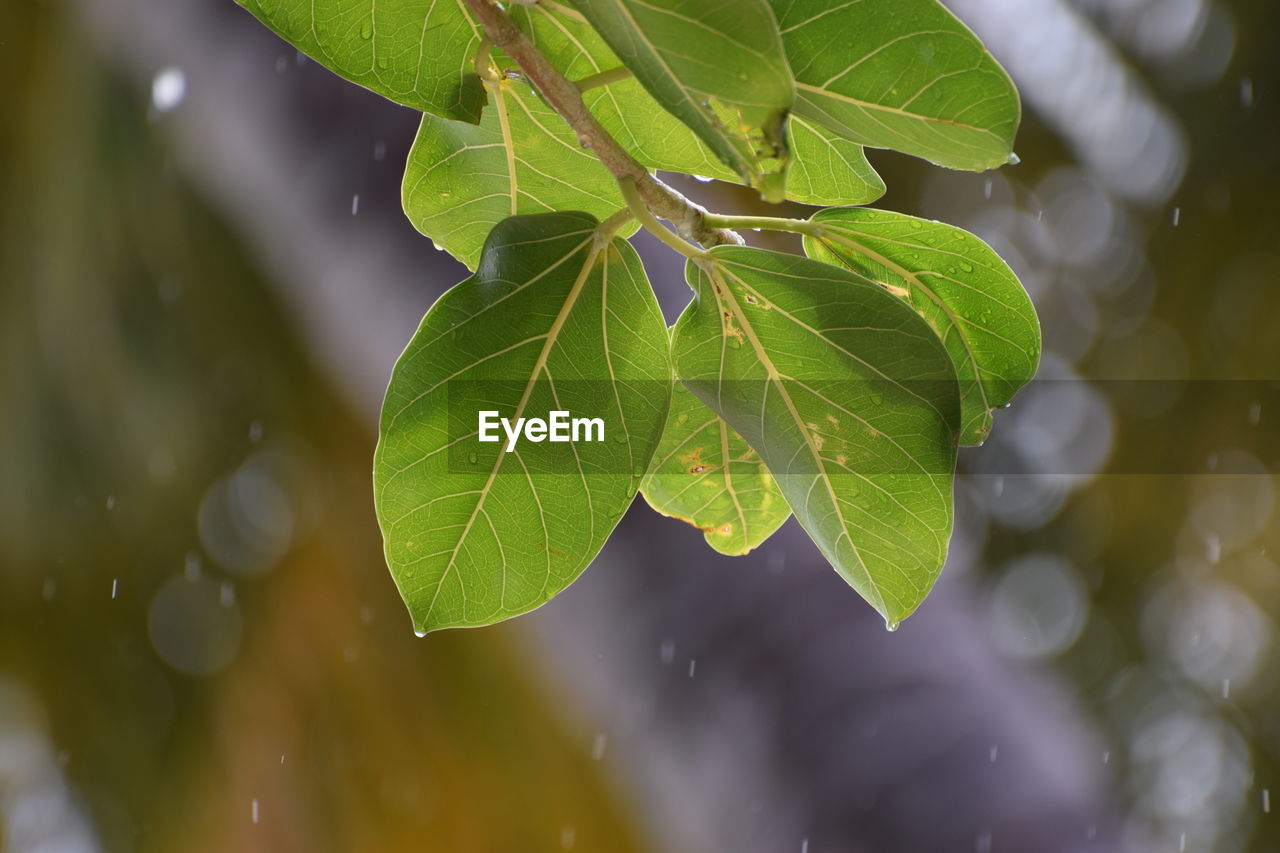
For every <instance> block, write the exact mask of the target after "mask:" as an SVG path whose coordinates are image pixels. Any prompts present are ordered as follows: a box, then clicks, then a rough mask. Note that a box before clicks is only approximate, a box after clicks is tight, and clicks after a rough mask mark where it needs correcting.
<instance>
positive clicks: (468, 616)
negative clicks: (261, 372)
mask: <svg viewBox="0 0 1280 853" xmlns="http://www.w3.org/2000/svg"><path fill="white" fill-rule="evenodd" d="M670 377H671V369H670V361H669V355H668V345H667V330H666V326H665V324H664V323H663V321H662V315H661V312H660V311H659V309H658V305H657V301H656V300H655V298H654V296H653V292H652V290H651V289H650V287H649V283H648V280H647V279H646V278H645V275H644V270H643V269H642V267H641V266H640V261H639V258H638V257H637V256H636V254H635V252H634V251H633V250H632V249H631V247H630V246H629V245H628V244H627V243H626V242H625V241H623V240H620V239H613V240H605V239H603V238H602V237H601V235H600V232H599V231H598V228H597V223H596V220H595V219H594V218H593V217H590V216H588V215H586V214H581V213H557V214H544V215H541V216H527V217H514V218H511V219H508V220H505V221H504V222H502V223H501V224H500V225H498V226H497V228H495V229H494V231H493V234H492V235H491V236H490V238H489V241H488V243H487V244H486V246H485V252H484V257H483V258H482V260H481V262H480V266H479V271H478V272H477V274H476V275H475V276H473V277H472V278H469V279H467V280H466V281H464V282H463V283H462V284H460V285H458V286H457V287H455V288H454V289H452V290H450V291H449V292H448V293H446V294H445V295H444V296H443V297H441V299H440V300H439V301H438V302H436V304H435V305H434V306H433V307H432V308H431V311H430V312H428V314H427V316H426V317H425V318H424V319H423V321H422V326H421V327H420V328H419V330H418V332H417V334H416V335H414V338H413V340H412V341H411V342H410V343H409V346H408V348H407V349H406V350H405V352H404V354H403V355H402V356H401V357H400V361H399V362H398V363H397V365H396V368H395V371H394V373H393V374H392V378H391V384H390V387H389V388H388V389H387V397H386V402H385V404H384V406H383V412H382V421H381V426H380V430H379V443H378V449H377V452H376V454H375V457H374V491H375V501H376V507H377V512H378V519H379V522H380V524H381V526H382V531H383V536H384V542H385V549H386V555H387V562H388V564H389V565H390V567H391V572H392V575H393V576H394V578H395V581H396V584H397V586H398V587H399V589H400V594H401V595H402V596H403V598H404V600H405V602H406V603H407V604H408V606H409V611H410V613H411V615H412V617H413V622H414V625H415V626H416V627H417V629H418V630H419V631H428V630H432V629H435V628H446V627H453V626H470V625H484V624H488V623H491V622H496V621H498V620H500V619H504V618H507V617H510V616H514V615H517V614H519V613H523V612H525V611H528V610H531V609H533V608H535V607H537V606H539V605H540V604H542V603H544V602H545V601H547V600H548V599H550V598H551V597H552V596H554V595H555V594H556V593H558V592H559V591H560V590H562V589H564V588H565V587H566V586H568V584H569V583H570V582H572V581H573V579H574V578H576V577H577V576H578V574H579V573H581V572H582V570H583V569H584V568H585V567H586V566H587V564H588V563H589V562H590V561H591V559H592V558H593V557H594V556H595V555H596V553H597V552H598V551H599V550H600V548H601V546H603V545H604V542H605V540H606V539H607V538H608V536H609V534H610V533H611V532H612V530H613V528H614V526H615V525H616V524H617V523H618V521H619V519H621V518H622V514H623V512H624V511H625V510H626V508H627V506H628V505H629V504H630V503H631V500H632V498H633V497H634V496H635V493H636V489H637V488H638V487H639V485H640V481H641V479H642V478H643V476H644V474H645V472H646V470H647V468H648V466H649V462H650V459H651V457H652V455H653V452H654V449H655V448H656V446H657V443H658V439H659V437H660V435H661V433H662V427H663V424H664V422H665V418H666V412H667V405H668V401H669V398H670V395H669V391H670V381H671V380H670ZM481 409H486V410H495V411H498V412H500V413H501V415H502V416H503V417H507V418H511V419H515V418H517V417H533V416H537V417H544V418H545V417H546V416H547V414H548V413H549V412H550V411H552V410H563V411H569V412H571V413H573V414H574V415H575V416H579V415H580V416H584V417H588V416H589V417H599V418H602V419H603V420H604V422H605V427H604V440H603V441H598V442H578V443H559V444H555V443H551V442H549V441H543V442H540V443H531V442H528V441H526V442H524V443H522V444H520V445H519V446H517V447H516V448H515V449H514V450H512V451H511V452H506V450H505V445H504V443H503V442H501V441H500V442H498V443H484V442H480V441H478V440H477V412H478V411H479V410H481Z"/></svg>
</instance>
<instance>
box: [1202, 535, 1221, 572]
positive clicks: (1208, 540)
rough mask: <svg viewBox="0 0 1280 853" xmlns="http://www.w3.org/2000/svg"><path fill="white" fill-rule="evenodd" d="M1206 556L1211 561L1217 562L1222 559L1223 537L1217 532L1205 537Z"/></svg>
mask: <svg viewBox="0 0 1280 853" xmlns="http://www.w3.org/2000/svg"><path fill="white" fill-rule="evenodd" d="M1204 556H1205V559H1206V560H1208V561H1209V562H1210V563H1213V564H1215V565H1216V564H1217V563H1218V561H1219V560H1221V559H1222V539H1220V538H1219V537H1218V536H1217V535H1215V534H1212V533H1211V534H1209V535H1208V536H1206V537H1205V538H1204Z"/></svg>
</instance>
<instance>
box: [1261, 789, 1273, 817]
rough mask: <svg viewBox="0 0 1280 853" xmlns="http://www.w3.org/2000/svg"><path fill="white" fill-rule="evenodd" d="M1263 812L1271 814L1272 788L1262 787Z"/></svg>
mask: <svg viewBox="0 0 1280 853" xmlns="http://www.w3.org/2000/svg"><path fill="white" fill-rule="evenodd" d="M1262 813H1263V814H1271V789H1270V788H1263V789H1262Z"/></svg>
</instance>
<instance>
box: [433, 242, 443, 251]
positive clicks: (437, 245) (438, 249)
mask: <svg viewBox="0 0 1280 853" xmlns="http://www.w3.org/2000/svg"><path fill="white" fill-rule="evenodd" d="M431 248H433V249H435V250H436V251H437V252H443V251H444V246H441V245H440V244H439V243H437V242H436V241H435V240H432V241H431Z"/></svg>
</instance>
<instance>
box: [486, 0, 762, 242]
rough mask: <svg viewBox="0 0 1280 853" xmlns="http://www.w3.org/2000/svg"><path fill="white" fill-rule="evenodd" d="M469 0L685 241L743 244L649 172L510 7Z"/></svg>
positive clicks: (581, 132)
mask: <svg viewBox="0 0 1280 853" xmlns="http://www.w3.org/2000/svg"><path fill="white" fill-rule="evenodd" d="M466 3H467V8H469V9H470V10H471V13H472V14H473V15H474V16H475V18H476V20H477V21H478V22H479V23H480V26H481V28H482V29H483V30H484V33H485V35H486V36H487V37H488V39H489V41H491V42H493V43H494V44H495V45H497V46H498V47H500V48H502V50H503V51H504V52H506V54H507V56H510V57H511V58H512V59H514V60H515V61H516V64H517V65H519V66H520V71H521V72H522V73H523V74H524V76H525V77H527V78H528V79H529V80H530V82H532V83H533V84H534V85H535V86H537V87H538V91H539V92H541V93H542V97H543V98H544V99H545V100H546V101H547V103H549V104H550V105H551V107H552V108H553V109H554V110H555V111H556V112H557V113H559V114H560V117H561V118H563V119H564V120H565V121H566V122H567V123H568V124H569V126H570V127H572V128H573V130H574V132H575V133H577V134H578V141H579V142H580V143H581V144H582V147H583V148H590V149H591V151H592V152H593V153H594V154H595V155H596V157H597V158H598V159H599V160H600V162H601V163H603V164H604V167H605V168H606V169H608V170H609V172H610V174H612V175H613V176H614V177H615V178H617V179H618V180H631V181H634V182H635V185H636V191H637V192H638V193H639V194H640V198H641V199H643V200H644V203H645V206H646V207H647V208H649V210H650V211H652V212H653V214H654V215H655V216H657V217H660V218H662V219H665V220H667V221H668V222H670V223H671V224H672V225H674V226H675V228H676V231H677V232H678V233H679V234H680V236H682V237H684V238H685V239H686V240H694V241H697V242H698V243H701V244H702V245H704V246H717V245H720V244H722V243H733V244H739V245H740V244H741V243H742V238H741V237H739V236H738V235H737V234H736V233H734V232H733V231H728V230H725V229H723V228H712V227H711V226H709V225H707V223H706V222H705V220H704V217H705V215H706V210H705V209H704V208H703V207H702V206H701V205H698V204H695V203H694V202H692V201H690V200H689V199H687V198H685V197H684V196H683V195H681V194H680V193H679V192H677V191H676V190H674V189H672V188H671V187H669V186H667V185H666V184H664V183H662V182H661V181H659V180H658V179H657V178H655V177H654V176H653V175H651V174H649V170H648V169H646V168H645V167H644V166H642V165H640V163H639V162H637V161H636V158H634V157H632V156H631V153H630V152H629V151H627V150H626V149H625V148H623V147H622V146H621V145H620V144H618V141H617V140H616V139H614V138H613V137H612V136H610V135H609V133H608V131H606V130H605V129H604V128H603V127H601V126H600V122H598V121H596V117H595V116H594V115H592V114H591V111H590V110H588V109H587V105H586V104H585V103H583V100H582V93H581V92H580V91H579V90H578V87H577V86H576V85H574V84H573V83H572V82H570V81H569V80H568V79H567V78H566V77H565V76H564V75H563V74H561V73H560V72H559V71H558V70H557V69H556V67H555V66H554V65H552V64H551V62H550V61H549V60H548V59H547V58H546V57H545V56H543V55H542V52H541V51H539V50H538V48H537V47H536V46H535V45H534V44H533V42H531V41H529V37H528V36H526V35H525V34H524V32H523V31H522V30H521V29H520V28H519V27H517V26H516V24H515V22H514V21H512V20H511V18H510V17H509V16H508V15H507V13H506V12H504V11H502V10H501V9H499V8H498V7H497V6H495V5H493V3H492V2H490V0H466Z"/></svg>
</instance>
